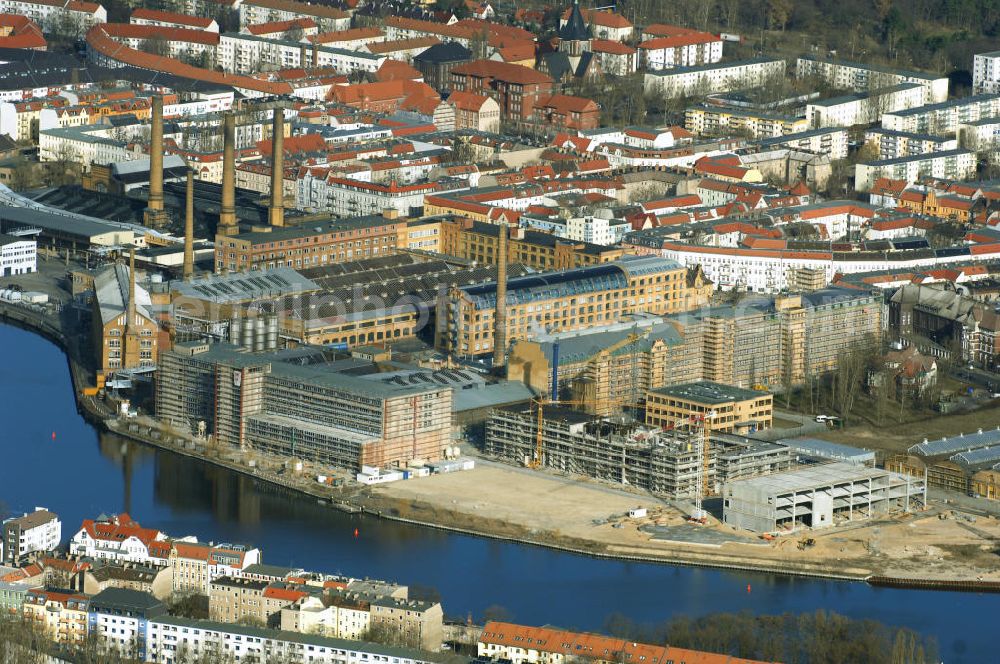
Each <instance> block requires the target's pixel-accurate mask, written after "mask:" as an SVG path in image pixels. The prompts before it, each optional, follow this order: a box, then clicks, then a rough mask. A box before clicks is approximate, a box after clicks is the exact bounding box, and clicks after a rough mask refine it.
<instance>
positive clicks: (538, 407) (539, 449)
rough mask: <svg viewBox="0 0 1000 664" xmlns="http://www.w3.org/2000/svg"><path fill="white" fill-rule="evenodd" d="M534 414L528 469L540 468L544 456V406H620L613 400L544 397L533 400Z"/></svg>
mask: <svg viewBox="0 0 1000 664" xmlns="http://www.w3.org/2000/svg"><path fill="white" fill-rule="evenodd" d="M533 401H534V404H535V412H536V413H537V416H538V419H537V421H536V422H535V455H534V456H533V457H532V458H531V459H529V460H528V468H541V467H542V459H543V455H544V454H545V435H544V429H545V414H544V407H545V406H586V405H588V404H592V403H596V404H599V405H604V404H609V405H615V406H617V405H621V403H620V402H619V401H616V400H613V399H596V400H594V399H588V400H586V401H580V400H568V399H546V398H545V397H537V398H535V399H534V400H533Z"/></svg>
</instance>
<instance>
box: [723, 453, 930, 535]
mask: <svg viewBox="0 0 1000 664" xmlns="http://www.w3.org/2000/svg"><path fill="white" fill-rule="evenodd" d="M722 495H723V521H724V522H725V523H727V524H730V525H733V526H735V527H737V528H741V529H743V530H750V531H753V532H758V533H769V532H776V531H791V530H798V529H800V528H829V527H831V526H836V525H841V524H843V523H845V522H848V521H861V520H867V519H873V518H875V517H878V516H884V515H887V514H891V513H894V512H909V511H912V510H914V509H922V508H924V507H926V506H927V486H926V483H925V482H924V481H923V479H922V478H916V477H912V476H909V475H900V474H898V473H893V472H889V471H887V470H881V469H877V468H867V467H863V466H855V465H852V464H847V463H837V462H834V463H828V464H815V465H810V466H805V467H801V468H798V469H796V470H792V471H789V472H786V473H777V474H773V475H766V476H762V477H755V478H751V479H745V480H736V481H733V482H728V483H726V485H725V486H724V487H723V492H722Z"/></svg>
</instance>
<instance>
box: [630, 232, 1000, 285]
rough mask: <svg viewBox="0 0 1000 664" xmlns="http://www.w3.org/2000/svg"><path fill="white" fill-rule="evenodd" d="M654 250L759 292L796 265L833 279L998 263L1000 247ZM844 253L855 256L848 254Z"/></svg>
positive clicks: (720, 281)
mask: <svg viewBox="0 0 1000 664" xmlns="http://www.w3.org/2000/svg"><path fill="white" fill-rule="evenodd" d="M641 250H642V251H644V252H645V253H650V254H653V255H657V256H662V257H664V258H670V259H673V260H676V261H677V262H678V263H680V264H681V265H684V266H686V267H694V266H696V265H700V266H701V268H702V269H703V270H704V271H705V275H706V276H707V277H708V278H709V279H711V280H712V281H713V282H715V283H716V284H717V285H718V287H719V288H720V289H721V290H732V289H733V288H739V289H745V290H749V291H753V292H759V293H777V292H780V291H782V290H787V289H788V287H789V275H790V273H791V272H792V270H794V269H796V268H814V269H820V270H823V272H824V274H825V277H826V281H827V283H829V282H830V281H831V280H832V279H833V277H834V275H836V274H837V273H838V272H840V273H842V274H854V273H857V272H874V271H879V270H899V269H908V268H930V267H935V266H947V265H950V264H952V263H968V262H970V261H981V262H985V261H995V260H997V259H998V258H1000V251H996V250H992V251H988V252H985V253H982V254H969V253H962V254H961V255H957V256H934V255H927V254H926V253H923V254H922V255H921V256H920V257H919V258H918V257H913V258H908V257H907V256H906V254H905V252H899V253H898V254H895V255H894V254H882V253H878V254H877V255H873V254H867V255H863V254H862V255H858V256H855V257H842V255H834V254H833V253H831V252H829V251H815V252H803V251H794V252H786V251H755V250H753V249H743V248H727V249H719V248H716V247H707V246H698V245H685V244H681V243H679V242H670V243H663V246H662V247H661V248H659V249H654V250H649V249H647V248H641ZM843 256H850V254H844V255H843Z"/></svg>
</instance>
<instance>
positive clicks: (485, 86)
mask: <svg viewBox="0 0 1000 664" xmlns="http://www.w3.org/2000/svg"><path fill="white" fill-rule="evenodd" d="M451 80H452V89H453V90H455V91H459V92H473V93H475V94H483V95H487V96H489V97H492V98H493V99H494V100H495V101H496V102H497V104H499V105H500V117H501V118H503V119H504V120H511V121H514V122H524V121H531V120H532V119H533V118H534V112H535V107H536V106H537V105H538V103H539V102H540V101H544V100H546V99H548V98H549V97H551V96H552V84H553V82H552V79H551V78H550V77H549V76H547V75H545V74H543V73H541V72H538V71H535V70H534V69H531V68H529V67H523V66H521V65H515V64H510V63H506V62H495V61H492V60H475V61H473V62H469V63H466V64H462V65H459V66H457V67H455V68H454V69H452V70H451Z"/></svg>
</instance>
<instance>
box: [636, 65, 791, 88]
mask: <svg viewBox="0 0 1000 664" xmlns="http://www.w3.org/2000/svg"><path fill="white" fill-rule="evenodd" d="M784 75H785V61H784V60H781V59H771V58H753V59H750V60H736V61H733V62H726V63H717V64H707V65H701V66H698V67H677V68H674V69H663V70H660V71H648V72H646V74H645V77H644V79H643V83H644V86H645V88H646V92H649V93H653V94H661V95H664V96H666V97H680V96H682V95H690V94H712V93H714V92H729V91H730V90H736V89H739V88H752V87H754V86H759V85H762V84H764V83H765V82H766V81H768V80H770V79H772V78H774V77H778V76H784Z"/></svg>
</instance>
